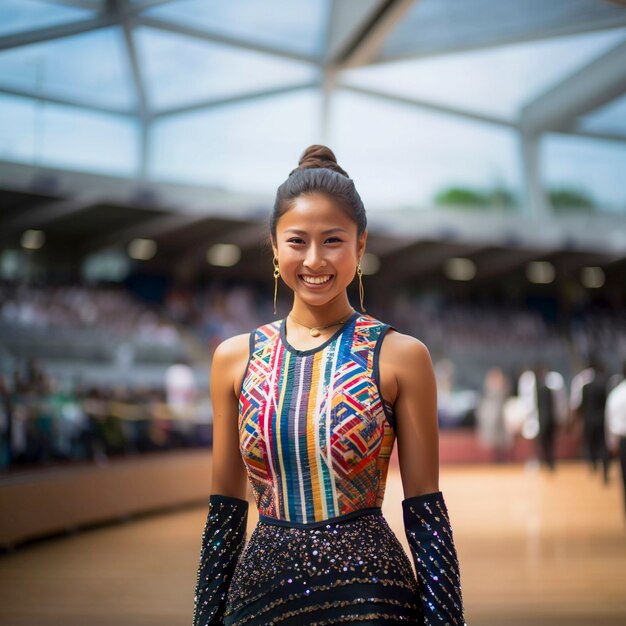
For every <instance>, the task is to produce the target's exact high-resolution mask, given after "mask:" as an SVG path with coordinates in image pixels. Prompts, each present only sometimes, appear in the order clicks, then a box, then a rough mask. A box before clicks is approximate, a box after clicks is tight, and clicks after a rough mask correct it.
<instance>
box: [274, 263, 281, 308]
mask: <svg viewBox="0 0 626 626" xmlns="http://www.w3.org/2000/svg"><path fill="white" fill-rule="evenodd" d="M272 263H273V264H274V315H276V293H277V292H278V277H279V276H280V267H279V264H278V257H277V256H276V255H274V260H273V261H272Z"/></svg>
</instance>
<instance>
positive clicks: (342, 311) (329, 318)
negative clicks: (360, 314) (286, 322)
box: [291, 297, 354, 327]
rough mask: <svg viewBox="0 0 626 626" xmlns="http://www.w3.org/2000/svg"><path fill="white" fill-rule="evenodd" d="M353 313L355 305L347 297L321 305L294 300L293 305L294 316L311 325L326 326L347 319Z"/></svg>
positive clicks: (292, 312)
mask: <svg viewBox="0 0 626 626" xmlns="http://www.w3.org/2000/svg"><path fill="white" fill-rule="evenodd" d="M353 313H354V307H353V306H352V305H351V304H350V301H349V300H348V298H347V297H346V298H345V299H341V300H338V301H337V302H329V303H327V304H324V305H323V306H319V307H316V306H311V305H309V304H305V303H303V302H301V301H299V300H294V303H293V306H292V307H291V314H292V316H293V317H294V318H295V319H296V320H297V321H298V322H300V323H301V324H305V325H306V326H310V327H318V326H326V325H327V324H332V323H333V322H338V321H339V320H345V319H347V318H348V317H350V316H351V315H352V314H353Z"/></svg>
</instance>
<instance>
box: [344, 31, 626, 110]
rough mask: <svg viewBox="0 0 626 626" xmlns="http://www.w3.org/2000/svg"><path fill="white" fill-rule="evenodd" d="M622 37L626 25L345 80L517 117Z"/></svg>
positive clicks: (371, 70)
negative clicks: (542, 95) (538, 96)
mask: <svg viewBox="0 0 626 626" xmlns="http://www.w3.org/2000/svg"><path fill="white" fill-rule="evenodd" d="M623 41H626V28H620V29H613V30H609V31H604V32H597V33H585V34H582V35H573V36H569V37H559V38H558V39H552V40H548V41H538V42H537V41H534V42H530V43H523V44H512V45H507V46H499V47H497V48H488V49H485V50H474V51H471V52H460V53H455V54H446V55H442V56H437V57H426V58H423V59H411V60H406V61H396V62H391V63H384V64H381V65H376V66H373V67H364V68H359V69H356V70H350V71H347V72H344V73H343V75H342V82H343V83H344V84H348V85H355V86H358V87H365V88H371V89H376V90H377V91H384V92H387V93H392V94H396V95H400V96H405V97H410V98H416V99H419V100H424V101H427V102H430V103H434V104H441V105H445V106H450V107H454V108H456V109H465V110H468V111H473V112H476V113H482V114H486V115H493V116H496V117H500V118H505V119H508V120H515V119H516V118H517V117H518V115H519V112H520V110H521V108H522V107H523V106H524V104H526V103H527V102H529V101H530V100H531V99H532V98H534V97H536V96H537V95H539V94H540V93H542V92H543V91H545V90H546V89H549V88H550V87H551V86H553V85H555V84H557V83H558V82H559V81H561V80H563V79H564V78H565V77H567V76H568V75H569V74H571V73H572V72H574V71H575V70H577V69H579V68H580V67H583V66H584V65H586V64H587V63H589V62H590V61H591V60H592V59H594V58H596V57H597V56H598V55H600V54H602V53H603V52H606V51H608V50H610V49H611V48H612V47H614V46H616V45H617V44H619V43H621V42H623Z"/></svg>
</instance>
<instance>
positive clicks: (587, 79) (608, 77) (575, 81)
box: [520, 42, 626, 133]
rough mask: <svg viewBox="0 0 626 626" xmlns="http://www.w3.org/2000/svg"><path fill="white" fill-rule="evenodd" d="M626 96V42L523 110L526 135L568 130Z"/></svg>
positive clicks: (521, 124)
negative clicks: (604, 106) (609, 103)
mask: <svg viewBox="0 0 626 626" xmlns="http://www.w3.org/2000/svg"><path fill="white" fill-rule="evenodd" d="M624 92H626V42H623V43H621V44H619V45H617V46H615V47H614V48H612V49H611V50H609V51H608V52H605V53H604V54H602V55H600V56H599V57H598V58H596V59H594V60H593V61H591V63H589V64H587V65H586V66H585V67H583V68H581V69H579V70H578V71H576V72H574V73H573V74H571V75H570V76H568V77H567V78H565V79H563V80H561V81H560V82H559V83H558V84H557V85H555V86H554V87H552V88H551V89H549V90H548V91H546V92H544V93H542V94H541V95H539V96H538V97H536V98H535V99H534V100H533V101H532V102H530V103H528V104H527V105H526V106H524V107H523V108H522V112H521V118H520V127H521V128H522V129H523V130H524V131H525V132H532V133H537V132H544V131H550V130H559V129H561V130H567V129H568V128H571V127H572V125H573V124H574V123H575V121H576V119H577V118H579V117H580V116H582V115H585V114H586V113H589V112H590V111H593V110H595V109H597V108H599V107H601V106H603V105H604V104H606V103H607V102H610V101H611V100H613V99H615V98H617V97H618V96H620V95H622V94H623V93H624Z"/></svg>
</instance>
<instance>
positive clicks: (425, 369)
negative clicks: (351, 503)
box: [381, 331, 439, 498]
mask: <svg viewBox="0 0 626 626" xmlns="http://www.w3.org/2000/svg"><path fill="white" fill-rule="evenodd" d="M387 342H388V345H387V346H386V344H387ZM385 346H386V347H387V350H386V352H384V353H383V350H385ZM381 359H383V360H385V361H388V362H389V363H390V364H391V367H392V370H393V372H394V375H395V378H396V382H397V390H398V391H397V396H396V401H395V404H394V411H395V417H396V425H397V445H398V459H399V462H400V474H401V477H402V487H403V489H404V497H405V498H410V497H412V496H416V495H422V494H425V493H432V492H435V491H439V429H438V423H437V383H436V380H435V373H434V370H433V364H432V360H431V358H430V352H429V351H428V348H427V347H426V346H425V345H424V344H423V343H422V342H421V341H419V339H416V338H414V337H411V336H410V335H403V334H400V333H394V332H391V331H390V333H389V337H388V339H385V341H384V342H383V345H382V346H381Z"/></svg>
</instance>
